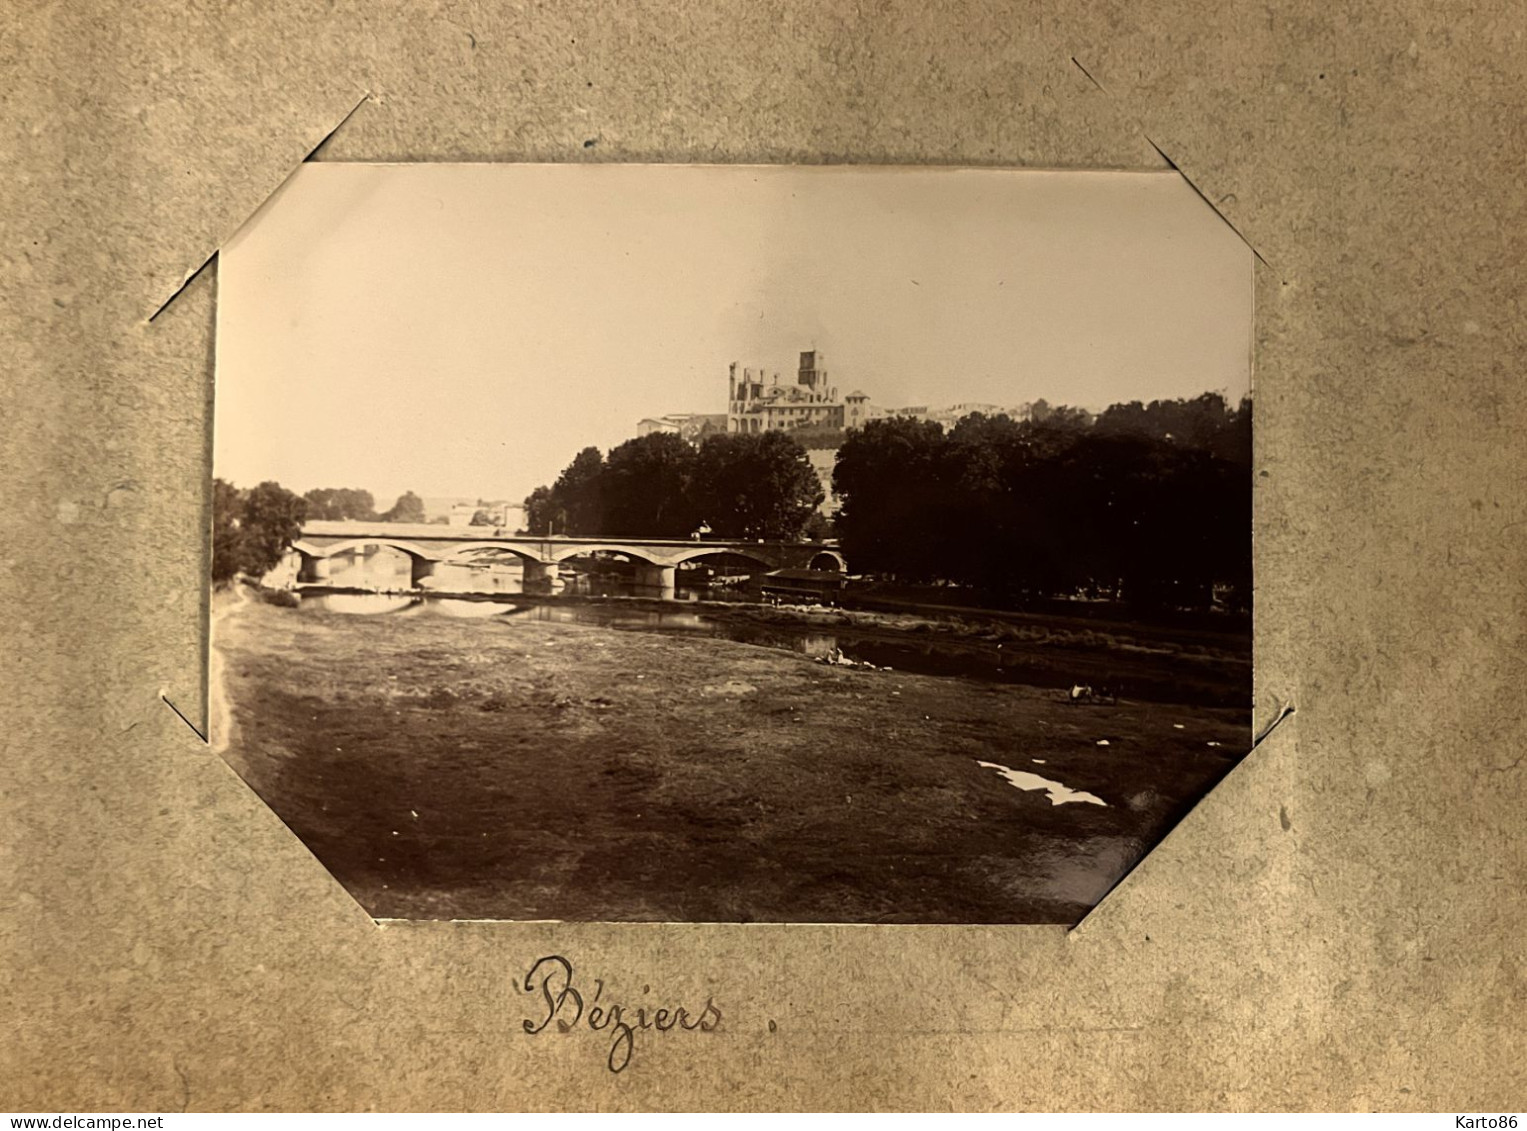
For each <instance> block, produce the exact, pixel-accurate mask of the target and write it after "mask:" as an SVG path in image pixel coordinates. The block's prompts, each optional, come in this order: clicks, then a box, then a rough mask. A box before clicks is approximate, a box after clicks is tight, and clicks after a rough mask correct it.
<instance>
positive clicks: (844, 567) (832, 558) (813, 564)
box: [806, 550, 848, 573]
mask: <svg viewBox="0 0 1527 1131" xmlns="http://www.w3.org/2000/svg"><path fill="white" fill-rule="evenodd" d="M806 568H807V569H824V570H826V569H835V570H837V571H838V572H840V573H847V572H848V559H847V558H845V557H844V556H843V555H842V554H840V553H838V551H836V550H818V551H817V552H816V553H814V554H812V555H811V561H810V562H809V563H808V564H807V566H806Z"/></svg>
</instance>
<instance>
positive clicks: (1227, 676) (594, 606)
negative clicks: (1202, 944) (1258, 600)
mask: <svg viewBox="0 0 1527 1131" xmlns="http://www.w3.org/2000/svg"><path fill="white" fill-rule="evenodd" d="M305 592H306V593H307V594H308V596H309V598H312V597H314V596H317V597H320V598H322V597H324V596H326V595H340V596H349V595H353V596H356V597H359V598H363V599H369V598H371V597H372V596H373V594H371V593H368V592H367V591H365V590H354V589H340V588H333V587H322V588H321V587H308V588H307V589H306V590H305ZM407 595H408V594H405V593H400V594H396V595H395V596H397V597H405V596H407ZM415 595H417V593H416V594H415ZM376 596H378V597H380V596H382V595H376ZM425 599H428V600H432V601H441V602H449V603H463V604H475V605H500V606H506V607H513V608H516V609H520V610H523V609H526V608H531V609H535V610H541V612H543V613H545V612H546V611H547V610H559V611H561V612H565V613H567V615H568V616H570V617H575V618H578V619H583V620H587V621H589V622H591V623H607V624H609V625H610V626H612V627H621V625H622V624H623V623H626V622H629V621H630V620H631V619H632V618H633V616H634V615H639V616H641V617H643V618H645V620H646V621H647V622H649V623H647V624H646V625H645V626H644V627H645V628H646V629H647V630H653V631H662V628H663V624H664V622H668V623H677V622H680V621H683V620H685V619H686V618H693V617H699V618H702V619H703V620H704V621H705V622H706V623H708V624H712V625H716V626H726V627H727V628H729V629H730V630H731V635H732V637H733V638H734V639H740V640H744V641H747V642H753V643H768V642H770V641H771V639H772V640H774V642H776V643H784V642H785V641H787V640H788V639H789V638H790V637H792V636H798V635H799V634H800V633H805V632H809V633H818V634H831V636H832V637H833V638H834V640H835V641H836V642H837V643H839V644H841V645H843V646H845V647H847V648H850V649H853V650H855V651H857V652H859V653H861V654H863V655H864V656H865V657H866V658H868V659H870V660H871V661H872V662H875V663H876V664H878V665H881V666H884V665H890V666H893V667H900V668H910V669H911V670H915V671H920V672H924V673H940V674H950V675H955V674H957V675H961V676H964V677H967V678H977V679H1000V680H1004V681H1006V682H1012V683H1030V684H1033V685H1035V686H1038V687H1047V688H1060V687H1070V686H1072V685H1073V684H1075V683H1084V684H1089V685H1092V686H1095V687H1107V688H1110V689H1112V690H1114V691H1115V692H1117V693H1118V694H1120V695H1123V696H1125V697H1128V698H1134V699H1142V700H1149V701H1153V702H1160V703H1192V704H1199V705H1204V706H1216V707H1233V706H1239V705H1246V704H1249V703H1250V702H1251V697H1252V681H1251V640H1250V636H1249V635H1248V634H1246V633H1243V632H1240V631H1237V630H1233V629H1232V630H1226V631H1218V632H1211V631H1207V630H1204V629H1201V628H1192V627H1182V628H1176V629H1171V628H1164V627H1162V626H1160V625H1155V624H1136V623H1130V622H1126V621H1118V620H1114V621H1102V620H1097V619H1087V618H1076V617H1066V616H1062V615H1059V614H1055V613H1032V612H1030V613H1015V612H996V611H989V610H979V609H959V610H956V609H949V608H938V607H926V608H915V609H914V608H908V609H904V610H897V611H887V610H864V609H843V608H836V607H825V606H810V605H767V604H759V603H756V602H755V603H748V602H728V601H677V602H675V601H661V600H657V599H653V598H643V597H589V596H575V595H570V594H569V595H558V596H537V595H521V594H475V593H468V594H457V593H449V594H446V593H438V594H436V593H429V594H426V595H425ZM384 603H385V602H384ZM556 615H560V613H559V614H556ZM1247 725H1248V726H1249V725H1250V722H1249V717H1248V723H1247Z"/></svg>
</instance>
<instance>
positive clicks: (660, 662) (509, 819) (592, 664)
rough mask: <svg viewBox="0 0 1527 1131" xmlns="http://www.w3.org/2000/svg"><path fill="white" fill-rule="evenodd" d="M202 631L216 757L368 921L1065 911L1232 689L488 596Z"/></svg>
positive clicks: (1142, 821)
mask: <svg viewBox="0 0 1527 1131" xmlns="http://www.w3.org/2000/svg"><path fill="white" fill-rule="evenodd" d="M813 615H815V614H813ZM881 630H882V631H891V630H890V629H889V628H887V627H885V626H884V625H882V626H881ZM214 645H215V647H216V648H217V649H218V651H219V652H220V653H221V655H222V659H223V677H224V680H225V681H226V693H227V703H228V709H229V710H230V712H231V714H232V716H233V720H234V722H235V724H236V731H235V739H234V741H233V743H232V744H231V746H230V748H229V751H228V753H227V757H228V759H229V761H230V762H231V763H232V764H233V765H234V767H235V769H237V770H238V772H239V773H240V774H241V775H242V776H243V777H244V778H245V780H246V781H248V782H249V783H250V785H251V786H252V787H253V788H254V789H255V790H256V792H257V793H259V794H260V795H261V796H262V797H264V798H265V799H266V800H267V802H268V803H269V804H271V806H272V808H273V809H274V810H275V811H276V812H277V813H278V814H279V815H280V816H281V817H282V819H283V820H285V821H286V823H287V824H288V825H289V826H291V827H292V829H293V830H294V831H295V832H296V833H297V834H298V836H299V837H301V838H302V840H303V841H304V843H306V844H307V845H308V847H309V848H310V849H311V850H312V851H313V852H314V853H315V855H317V857H318V858H319V859H320V860H321V861H322V862H323V863H324V864H325V866H327V867H328V868H329V869H330V870H331V871H332V872H333V873H334V874H335V875H336V876H337V877H338V878H339V879H340V881H341V882H342V883H344V884H345V886H346V887H347V888H348V889H349V890H350V891H351V892H352V893H353V894H354V895H355V896H356V898H357V899H359V900H360V902H361V903H362V904H363V906H365V907H366V908H367V910H368V911H370V912H371V913H372V914H373V915H376V916H378V917H425V918H515V919H572V920H586V919H604V920H617V921H632V920H636V921H641V920H669V921H686V922H699V921H728V922H737V921H743V922H746V921H773V922H912V923H917V922H921V923H931V922H954V923H960V922H964V923H972V922H975V923H980V922H991V923H998V922H1073V921H1075V920H1076V919H1077V918H1079V917H1080V915H1081V914H1083V913H1084V912H1085V911H1086V910H1087V909H1088V908H1089V907H1090V906H1091V905H1092V903H1094V902H1095V901H1096V899H1097V898H1098V897H1100V896H1101V895H1102V894H1103V892H1104V891H1106V890H1107V888H1108V887H1109V886H1111V884H1112V883H1113V882H1114V881H1115V880H1116V878H1117V877H1118V876H1119V875H1120V874H1122V872H1123V871H1125V870H1126V869H1127V868H1128V866H1129V865H1130V864H1131V863H1132V862H1133V860H1134V859H1135V858H1136V857H1137V856H1138V855H1139V854H1140V853H1141V852H1143V851H1144V849H1145V847H1146V846H1148V845H1149V844H1151V843H1153V842H1154V841H1155V840H1156V839H1157V838H1158V837H1159V836H1160V835H1161V834H1162V833H1163V832H1164V831H1165V830H1166V829H1167V828H1169V827H1170V825H1171V824H1172V823H1174V822H1175V820H1176V819H1177V817H1178V816H1180V814H1181V813H1182V812H1183V811H1185V809H1186V808H1187V807H1189V806H1190V805H1191V804H1192V803H1193V802H1194V801H1195V800H1196V799H1197V798H1198V797H1199V796H1201V794H1202V793H1203V792H1204V791H1205V790H1207V789H1208V788H1209V787H1210V786H1212V784H1213V783H1214V782H1215V781H1217V780H1218V779H1219V777H1220V776H1222V775H1223V774H1224V772H1225V771H1226V770H1228V769H1229V767H1230V766H1231V765H1232V764H1233V763H1234V761H1235V760H1236V759H1237V757H1238V756H1239V754H1240V753H1241V752H1242V751H1244V749H1245V747H1246V745H1247V739H1248V735H1247V720H1246V714H1247V713H1246V711H1245V710H1236V709H1219V708H1212V707H1193V706H1186V705H1167V704H1162V703H1148V702H1142V701H1138V700H1132V699H1130V698H1128V697H1126V698H1124V699H1122V700H1121V701H1120V702H1119V703H1118V704H1116V705H1096V706H1092V705H1089V706H1081V707H1077V706H1071V705H1069V704H1067V703H1066V702H1065V701H1064V697H1063V696H1061V695H1059V694H1057V693H1056V692H1054V691H1052V690H1047V689H1042V688H1036V687H1032V686H1027V685H1021V684H1003V683H995V682H987V683H982V682H976V681H971V680H965V679H951V678H945V677H939V676H924V675H912V674H907V673H904V672H898V671H890V672H887V671H878V670H869V669H863V668H847V667H838V666H833V665H825V664H821V663H816V662H813V661H812V660H811V659H810V658H808V657H806V656H802V655H794V654H791V653H788V652H783V651H778V650H774V649H769V648H760V647H755V646H752V645H749V644H743V643H736V642H733V641H729V640H723V639H714V638H709V637H699V638H694V637H678V636H665V635H659V634H650V633H640V632H633V631H620V630H615V629H609V628H603V627H599V626H596V625H585V624H558V623H546V622H539V621H526V620H516V619H514V618H512V617H502V616H493V617H488V618H486V619H473V620H465V621H463V620H453V619H451V618H449V617H443V616H430V615H419V616H376V617H367V616H346V615H343V614H339V613H325V612H319V611H315V610H301V611H298V610H290V609H281V608H276V607H273V606H270V605H266V604H263V603H259V602H248V603H246V604H243V605H238V606H236V607H232V608H230V609H229V610H228V612H227V613H226V615H223V616H221V617H220V618H219V621H218V625H217V628H216V630H215V638H214ZM1035 646H1036V647H1037V646H1038V645H1035ZM983 763H984V764H983ZM1004 771H1011V773H1005V772H1004ZM1024 774H1031V775H1035V776H1036V778H1037V779H1043V780H1044V781H1046V782H1049V783H1052V784H1051V786H1040V787H1037V788H1034V789H1032V790H1028V789H1020V788H1017V787H1016V786H1015V784H1013V782H1014V781H1015V780H1016V781H1018V782H1021V783H1023V784H1026V785H1033V784H1034V782H1033V781H1032V780H1030V779H1028V778H1024V777H1023V776H1022V775H1024ZM1014 775H1017V776H1016V777H1014ZM1067 789H1069V790H1074V791H1079V792H1080V793H1090V794H1092V795H1094V796H1095V798H1096V799H1097V801H1098V802H1101V804H1097V803H1093V802H1090V801H1086V800H1073V801H1072V802H1071V803H1067V804H1059V805H1057V804H1053V803H1052V801H1051V799H1050V796H1051V794H1052V793H1053V794H1055V795H1056V796H1060V797H1064V796H1065V792H1064V791H1065V790H1067Z"/></svg>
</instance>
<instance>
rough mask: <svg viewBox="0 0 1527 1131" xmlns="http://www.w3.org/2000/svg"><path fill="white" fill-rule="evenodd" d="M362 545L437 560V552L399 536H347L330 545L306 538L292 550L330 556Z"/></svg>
mask: <svg viewBox="0 0 1527 1131" xmlns="http://www.w3.org/2000/svg"><path fill="white" fill-rule="evenodd" d="M363 546H386V547H387V548H388V549H389V550H399V551H401V552H403V553H405V554H407V555H408V556H409V557H411V558H419V559H421V560H423V561H427V562H435V561H439V560H440V557H439V555H438V554H435V553H431V552H430V551H429V550H426V549H425V548H424V547H423V546H420V545H418V544H417V543H414V542H405V541H403V539H401V538H375V537H365V538H347V539H345V540H344V541H343V542H336V543H334V545H332V546H315V545H314V544H313V543H311V542H309V541H307V540H306V539H304V540H302V541H299V542H295V543H293V545H292V548H293V549H294V550H297V551H298V552H300V553H303V554H306V555H308V556H310V557H315V558H332V557H333V556H334V555H335V554H343V553H347V552H348V551H350V550H358V549H360V548H361V547H363Z"/></svg>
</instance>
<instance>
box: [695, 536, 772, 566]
mask: <svg viewBox="0 0 1527 1131" xmlns="http://www.w3.org/2000/svg"><path fill="white" fill-rule="evenodd" d="M719 555H726V556H729V557H733V558H747V559H748V561H750V562H757V563H758V564H759V565H761V566H763V567H764V568H765V569H778V568H779V562H778V561H777V560H776V559H775V558H774V557H773V556H772V555H769V554H766V553H761V552H759V551H758V550H755V549H753V548H752V547H751V546H740V547H739V546H707V545H705V543H703V542H702V543H700V545H699V546H697V547H695V548H694V549H693V550H685V551H683V552H682V553H678V554H675V555H674V559H673V561H674V564H675V565H683V564H684V563H685V562H692V561H696V560H698V559H699V558H708V557H715V556H719Z"/></svg>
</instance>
